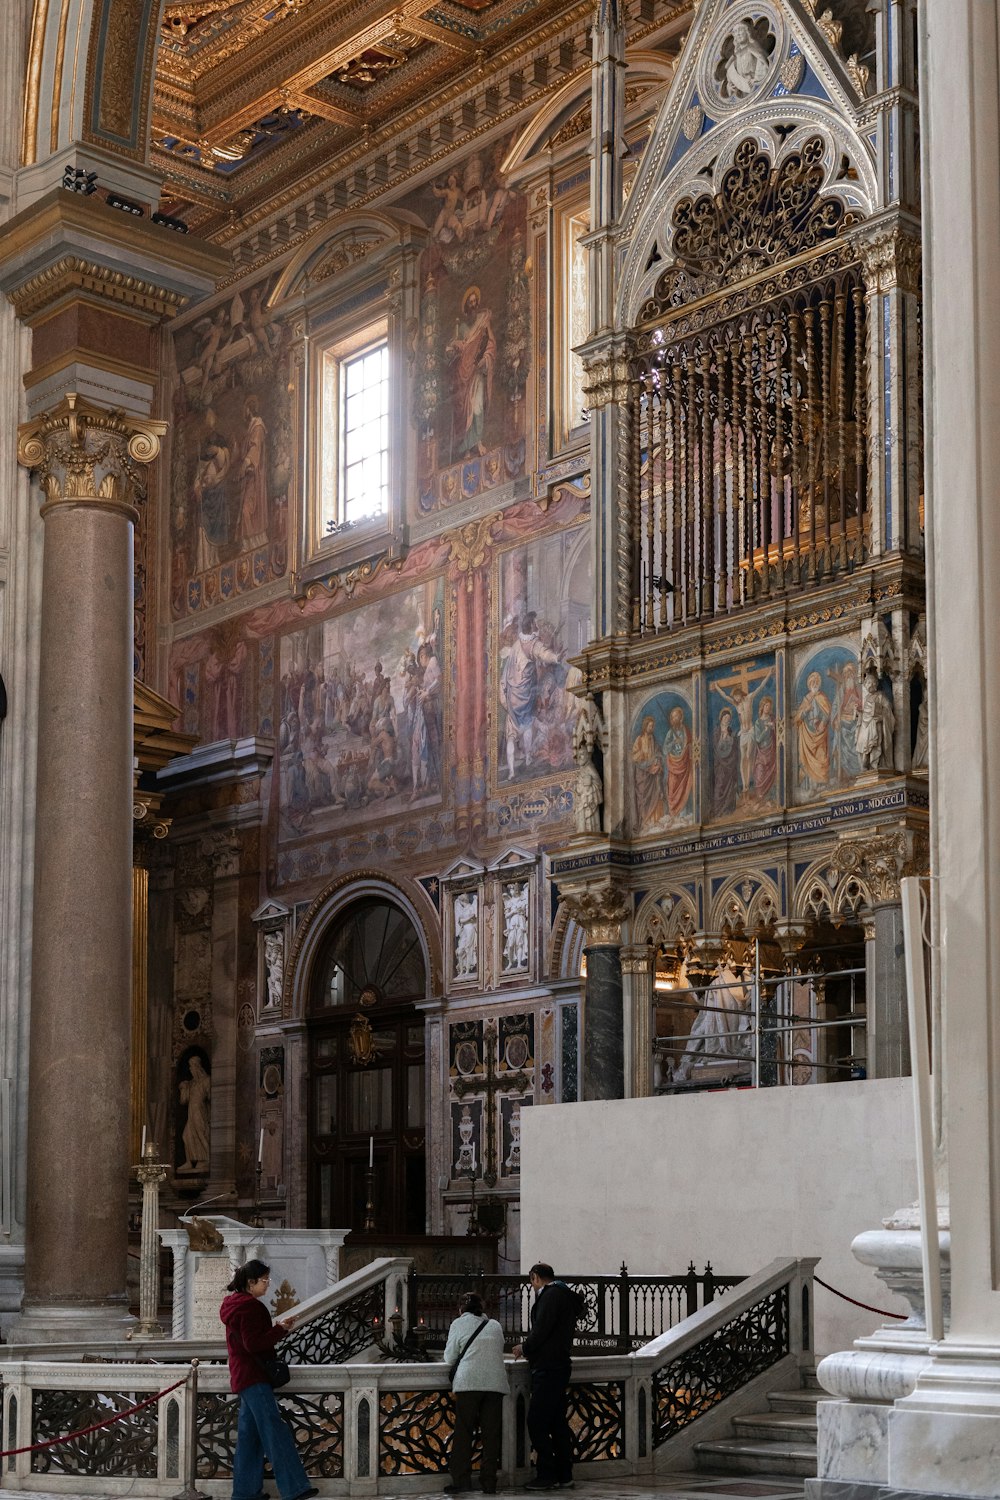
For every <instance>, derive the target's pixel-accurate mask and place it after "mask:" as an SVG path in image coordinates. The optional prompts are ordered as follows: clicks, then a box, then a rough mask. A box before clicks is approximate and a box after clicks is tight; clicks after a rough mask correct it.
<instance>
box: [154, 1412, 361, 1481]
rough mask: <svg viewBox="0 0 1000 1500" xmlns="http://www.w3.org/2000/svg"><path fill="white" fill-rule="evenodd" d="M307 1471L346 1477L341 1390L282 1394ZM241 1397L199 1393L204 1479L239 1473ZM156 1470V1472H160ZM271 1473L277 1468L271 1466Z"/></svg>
mask: <svg viewBox="0 0 1000 1500" xmlns="http://www.w3.org/2000/svg"><path fill="white" fill-rule="evenodd" d="M278 1404H279V1406H280V1407H281V1412H282V1416H283V1417H284V1418H285V1420H286V1421H287V1422H288V1425H289V1426H290V1427H291V1429H292V1434H293V1436H294V1438H295V1445H296V1447H297V1448H298V1450H299V1457H300V1458H301V1460H302V1463H303V1465H304V1467H305V1471H306V1473H307V1474H308V1475H309V1476H310V1477H312V1478H320V1479H340V1478H342V1477H343V1473H344V1398H343V1396H342V1395H341V1394H340V1392H339V1391H329V1392H327V1393H326V1394H323V1395H310V1396H292V1395H282V1396H279V1397H278ZM239 1412H240V1402H239V1397H238V1396H220V1395H216V1394H214V1393H213V1392H204V1391H199V1393H198V1478H199V1479H228V1478H229V1477H230V1476H231V1475H232V1472H233V1453H234V1452H235V1449H236V1426H237V1423H238V1421H239ZM154 1472H155V1470H154ZM266 1473H267V1475H268V1477H269V1478H270V1477H272V1475H271V1469H270V1466H269V1465H268V1466H267V1468H266Z"/></svg>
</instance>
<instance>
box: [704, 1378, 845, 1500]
mask: <svg viewBox="0 0 1000 1500" xmlns="http://www.w3.org/2000/svg"><path fill="white" fill-rule="evenodd" d="M825 1394H826V1393H825V1392H824V1391H823V1390H822V1388H821V1387H820V1385H819V1382H818V1381H817V1379H816V1376H815V1373H814V1372H813V1371H812V1370H807V1371H803V1373H802V1384H801V1388H800V1389H799V1390H797V1391H794V1390H793V1391H770V1392H768V1397H767V1404H768V1410H767V1411H764V1412H751V1413H749V1414H748V1415H746V1416H743V1417H734V1418H733V1423H732V1430H733V1435H732V1437H729V1438H719V1439H716V1440H715V1441H714V1442H704V1443H696V1444H695V1447H694V1453H695V1459H696V1462H697V1465H698V1469H699V1470H700V1471H701V1472H703V1473H706V1474H720V1473H721V1474H773V1475H782V1476H785V1475H787V1476H789V1477H797V1478H814V1477H815V1475H816V1403H817V1401H819V1400H820V1398H821V1397H822V1396H824V1395H825Z"/></svg>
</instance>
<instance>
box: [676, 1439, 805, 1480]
mask: <svg viewBox="0 0 1000 1500" xmlns="http://www.w3.org/2000/svg"><path fill="white" fill-rule="evenodd" d="M694 1456H695V1464H696V1466H697V1468H698V1469H700V1470H702V1471H703V1472H704V1473H707V1474H720V1473H721V1474H775V1475H781V1476H782V1477H789V1478H791V1477H795V1478H803V1479H814V1478H815V1477H816V1445H815V1443H792V1442H781V1443H762V1442H759V1441H758V1442H742V1441H741V1440H740V1439H738V1438H724V1439H721V1440H720V1441H717V1442H714V1443H695V1445H694Z"/></svg>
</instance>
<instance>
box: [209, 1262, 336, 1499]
mask: <svg viewBox="0 0 1000 1500" xmlns="http://www.w3.org/2000/svg"><path fill="white" fill-rule="evenodd" d="M270 1282H271V1268H270V1266H266V1265H265V1264H264V1262H263V1261H262V1260H248V1261H247V1263H246V1265H243V1266H240V1267H239V1269H238V1270H237V1272H236V1274H235V1276H234V1277H233V1279H232V1281H231V1282H230V1283H229V1286H228V1287H227V1288H226V1290H227V1291H228V1292H229V1296H228V1297H224V1298H223V1301H222V1306H221V1308H220V1309H219V1317H220V1318H221V1319H222V1321H223V1323H225V1325H226V1349H227V1350H228V1352H229V1379H230V1384H231V1386H232V1388H233V1391H234V1392H235V1394H236V1395H237V1396H239V1398H240V1420H239V1426H238V1427H237V1429H236V1453H235V1455H234V1457H233V1500H262V1496H263V1493H264V1492H263V1488H262V1486H263V1483H264V1455H265V1454H266V1455H267V1457H268V1458H269V1459H270V1460H271V1468H272V1469H273V1470H274V1477H275V1480H276V1481H277V1485H278V1489H279V1490H280V1491H281V1495H282V1500H306V1496H307V1495H318V1494H319V1490H317V1489H312V1488H310V1485H309V1479H308V1476H307V1474H306V1471H305V1469H304V1468H303V1467H302V1460H301V1459H300V1458H299V1455H298V1452H297V1450H296V1447H295V1439H294V1438H293V1437H292V1434H291V1432H290V1431H289V1429H288V1427H287V1426H286V1424H285V1420H284V1418H283V1417H282V1415H281V1412H280V1411H279V1410H278V1403H277V1401H276V1400H275V1399H274V1391H273V1390H272V1389H271V1386H270V1384H269V1383H268V1381H267V1379H266V1377H265V1375H264V1371H263V1369H262V1367H261V1365H260V1364H259V1362H258V1356H268V1355H271V1354H273V1353H274V1350H275V1347H276V1345H277V1344H278V1343H280V1341H281V1340H282V1339H283V1338H284V1336H285V1334H286V1333H290V1332H291V1330H292V1319H291V1318H285V1319H284V1320H283V1321H280V1322H275V1323H272V1322H271V1314H270V1313H269V1312H268V1310H267V1308H266V1307H265V1306H264V1303H263V1301H262V1298H263V1297H264V1296H265V1294H266V1292H267V1289H268V1286H269V1285H270Z"/></svg>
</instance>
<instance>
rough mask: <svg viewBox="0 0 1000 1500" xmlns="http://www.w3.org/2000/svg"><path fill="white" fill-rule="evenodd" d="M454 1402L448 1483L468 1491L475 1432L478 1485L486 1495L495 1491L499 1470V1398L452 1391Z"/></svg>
mask: <svg viewBox="0 0 1000 1500" xmlns="http://www.w3.org/2000/svg"><path fill="white" fill-rule="evenodd" d="M454 1399H455V1436H454V1438H453V1440H452V1445H451V1458H450V1459H449V1461H448V1472H449V1473H450V1475H451V1482H452V1484H453V1485H454V1486H455V1488H456V1489H463V1490H464V1489H468V1487H469V1484H470V1483H471V1480H472V1440H473V1438H474V1437H475V1435H476V1430H477V1429H478V1430H479V1432H481V1433H482V1438H483V1456H482V1458H481V1459H480V1463H479V1481H480V1483H481V1484H482V1487H483V1489H484V1490H486V1491H487V1492H489V1491H492V1490H495V1489H496V1487H497V1469H498V1468H499V1467H500V1430H501V1424H502V1422H503V1396H502V1395H501V1394H500V1392H499V1391H455V1393H454Z"/></svg>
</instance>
